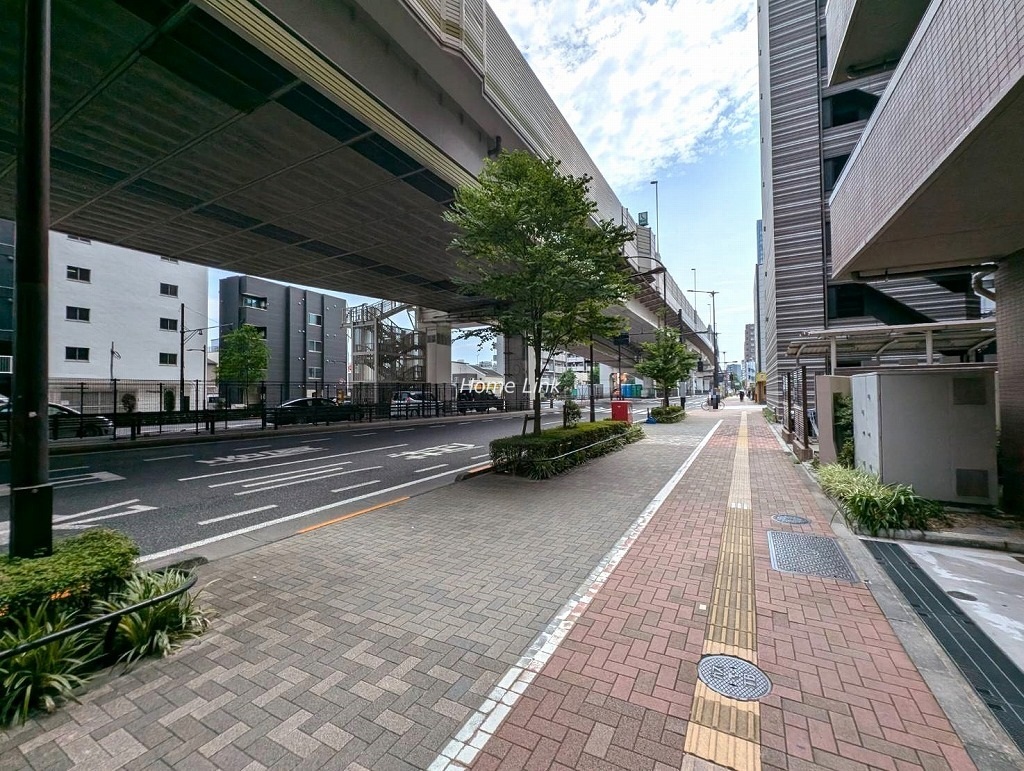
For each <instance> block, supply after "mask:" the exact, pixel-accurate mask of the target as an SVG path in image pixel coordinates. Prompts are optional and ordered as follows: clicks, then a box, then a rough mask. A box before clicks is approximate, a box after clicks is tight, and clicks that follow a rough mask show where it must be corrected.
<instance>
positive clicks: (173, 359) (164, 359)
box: [160, 353, 178, 366]
mask: <svg viewBox="0 0 1024 771" xmlns="http://www.w3.org/2000/svg"><path fill="white" fill-rule="evenodd" d="M160 363H161V364H169V365H171V366H175V365H177V363H178V354H176V353H161V354H160Z"/></svg>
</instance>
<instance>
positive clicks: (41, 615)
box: [0, 602, 97, 728]
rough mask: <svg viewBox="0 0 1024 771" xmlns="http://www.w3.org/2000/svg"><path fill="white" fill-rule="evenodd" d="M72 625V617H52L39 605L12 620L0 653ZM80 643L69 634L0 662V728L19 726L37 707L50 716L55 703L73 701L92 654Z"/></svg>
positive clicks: (80, 637)
mask: <svg viewBox="0 0 1024 771" xmlns="http://www.w3.org/2000/svg"><path fill="white" fill-rule="evenodd" d="M73 623H74V618H73V614H71V613H70V612H68V611H64V612H60V613H57V614H56V615H55V614H54V613H53V612H52V608H51V606H50V604H49V603H47V602H44V603H42V604H40V605H39V606H38V607H36V608H35V609H34V610H33V611H31V612H28V613H25V614H22V615H21V616H20V617H18V618H14V619H12V620H11V622H10V623H9V624H8V629H6V630H5V631H4V632H3V634H0V650H10V649H11V648H14V647H16V646H18V645H22V644H24V643H27V642H31V641H33V640H37V639H39V638H40V637H43V636H44V635H48V634H52V633H53V632H59V631H61V630H63V629H67V628H68V627H69V626H71V625H72V624H73ZM83 641H84V637H83V633H79V634H73V635H69V636H68V637H65V638H63V639H61V640H57V641H56V642H52V643H49V644H47V645H41V646H39V647H38V648H33V649H32V650H28V651H25V652H24V653H18V654H15V655H14V656H11V657H10V658H7V659H4V660H2V661H0V728H2V727H6V726H9V725H10V724H11V723H13V722H14V721H15V720H18V721H19V722H21V723H24V722H25V721H26V720H27V719H28V716H29V715H30V714H31V713H32V712H34V711H35V710H37V709H40V708H42V709H45V710H46V711H47V712H53V711H54V710H55V709H56V708H57V706H58V704H59V702H60V701H62V700H64V699H74V698H75V697H74V693H73V692H74V689H75V688H77V687H78V686H80V685H82V684H83V683H85V681H86V679H87V678H86V677H85V676H84V674H83V673H84V671H85V670H86V669H87V668H88V666H89V664H90V663H91V661H92V660H93V659H94V656H95V653H96V651H97V649H96V648H95V647H94V646H92V645H87V644H83Z"/></svg>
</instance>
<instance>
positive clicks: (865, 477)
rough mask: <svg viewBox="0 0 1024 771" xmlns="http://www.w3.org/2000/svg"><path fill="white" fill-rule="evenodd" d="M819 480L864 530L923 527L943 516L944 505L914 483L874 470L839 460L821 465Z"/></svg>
mask: <svg viewBox="0 0 1024 771" xmlns="http://www.w3.org/2000/svg"><path fill="white" fill-rule="evenodd" d="M818 481H819V482H820V484H821V489H822V490H824V491H825V494H826V495H828V496H829V497H830V498H831V499H832V500H833V501H834V502H835V503H836V505H837V506H838V508H839V512H840V513H841V514H842V515H843V519H844V520H845V521H846V525H847V526H848V527H849V528H851V529H853V530H856V531H858V532H861V533H867V534H869V535H878V534H879V533H880V532H886V533H888V532H891V531H893V530H922V531H923V530H927V529H928V528H929V527H930V526H932V525H934V524H936V523H939V522H941V521H942V520H943V509H942V505H941V504H939V503H938V502H937V501H933V500H931V499H929V498H923V497H921V496H920V495H918V494H917V493H915V492H914V488H913V487H911V486H910V485H887V484H883V483H882V481H881V480H880V479H879V478H878V477H876V476H875V475H874V474H869V473H867V472H865V471H860V470H857V469H849V468H845V467H843V466H840V465H839V464H829V465H827V466H822V467H821V468H820V469H818Z"/></svg>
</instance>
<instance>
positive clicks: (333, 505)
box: [139, 465, 477, 563]
mask: <svg viewBox="0 0 1024 771" xmlns="http://www.w3.org/2000/svg"><path fill="white" fill-rule="evenodd" d="M472 468H477V466H475V465H474V466H463V467H462V468H453V469H450V470H448V471H442V472H441V473H440V474H433V475H431V476H429V477H423V478H422V479H414V480H412V481H411V482H403V483H402V484H400V485H394V486H393V487H385V488H384V489H382V490H374V491H373V492H372V493H365V494H363V495H357V496H355V497H353V498H346V499H345V500H343V501H335V502H334V503H327V504H324V505H323V506H317V507H316V508H315V509H307V510H306V511H300V512H298V513H296V514H289V515H288V516H286V517H278V518H277V519H271V520H268V521H266V522H260V523H258V524H255V525H250V526H249V527H243V528H241V529H239V530H232V531H231V532H230V533H221V534H220V535H215V536H211V537H210V538H204V539H202V540H201V541H193V542H192V543H186V544H183V545H181V546H175V547H174V548H173V549H165V550H164V551H158V552H155V553H153V554H147V555H145V556H144V557H140V558H139V562H140V563H141V562H152V561H153V560H158V559H162V558H164V557H170V556H171V555H173V554H180V553H181V552H183V551H188V550H189V549H198V548H199V547H201V546H207V545H208V544H211V543H217V542H218V541H223V540H225V539H227V538H233V537H234V536H236V535H245V534H246V533H253V532H255V531H257V530H262V529H263V528H266V527H273V526H274V525H279V524H281V523H282V522H291V521H292V520H295V519H301V518H302V517H308V516H311V515H313V514H320V513H321V512H324V511H330V510H331V509H336V508H338V507H339V506H347V505H348V504H350V503H356V502H357V501H363V500H366V499H367V498H375V497H377V496H378V495H386V494H388V493H391V492H394V491H395V490H401V489H404V488H406V487H411V486H412V485H421V484H423V483H424V482H430V481H432V480H434V479H440V478H441V477H446V476H450V475H451V474H458V473H459V472H460V471H469V470H470V469H472Z"/></svg>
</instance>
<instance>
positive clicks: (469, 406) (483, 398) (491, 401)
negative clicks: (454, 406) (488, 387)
mask: <svg viewBox="0 0 1024 771" xmlns="http://www.w3.org/2000/svg"><path fill="white" fill-rule="evenodd" d="M457 403H458V409H459V413H460V414H462V415H465V414H466V413H467V412H469V411H471V410H475V411H476V412H487V411H488V410H489V409H491V408H492V407H493V408H494V409H496V410H501V409H504V408H505V400H504V399H501V398H499V397H497V396H495V395H494V394H493V393H492V392H490V391H469V390H467V391H459V398H458V401H457Z"/></svg>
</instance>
